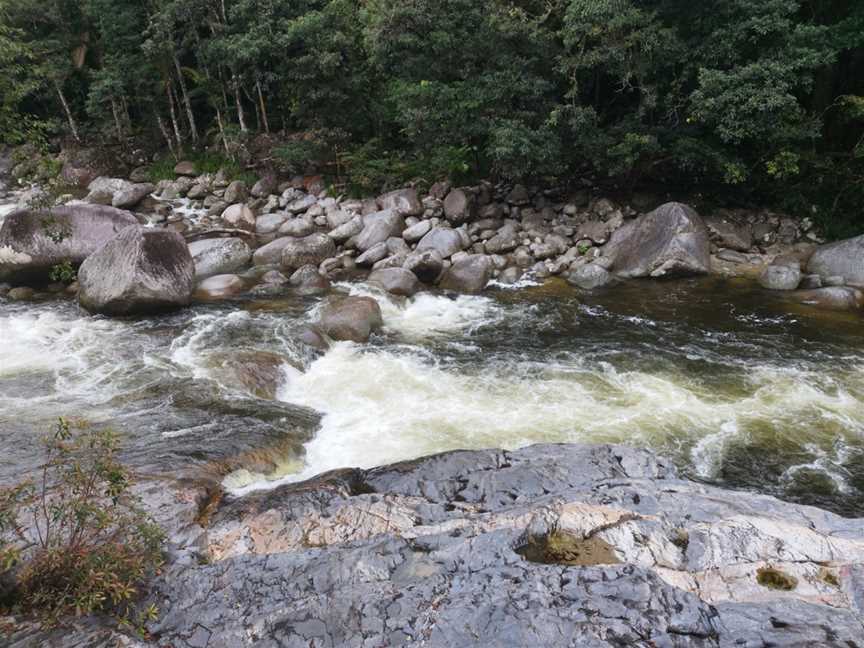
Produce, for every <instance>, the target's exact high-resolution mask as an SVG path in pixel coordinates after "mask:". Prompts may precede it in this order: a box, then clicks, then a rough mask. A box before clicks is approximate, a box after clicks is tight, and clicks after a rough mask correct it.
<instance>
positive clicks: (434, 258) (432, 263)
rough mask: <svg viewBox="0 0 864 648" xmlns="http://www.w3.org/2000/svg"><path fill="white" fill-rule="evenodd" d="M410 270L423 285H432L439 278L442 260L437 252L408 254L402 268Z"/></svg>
mask: <svg viewBox="0 0 864 648" xmlns="http://www.w3.org/2000/svg"><path fill="white" fill-rule="evenodd" d="M402 267H403V268H405V269H406V270H410V271H411V272H413V273H414V275H415V276H416V277H417V278H418V279H419V280H420V281H422V282H423V283H427V284H433V283H435V282H436V281H437V280H438V277H440V276H441V272H442V270H443V269H444V259H443V258H442V257H441V253H440V252H438V251H437V250H425V251H423V252H414V253H412V254H409V255H408V257H407V258H406V259H405V262H404V264H403V266H402Z"/></svg>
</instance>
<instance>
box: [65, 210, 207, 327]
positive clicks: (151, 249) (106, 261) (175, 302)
mask: <svg viewBox="0 0 864 648" xmlns="http://www.w3.org/2000/svg"><path fill="white" fill-rule="evenodd" d="M194 277H195V264H194V262H193V261H192V255H191V254H190V253H189V248H188V247H187V245H186V241H184V240H183V237H182V236H180V235H179V234H178V233H177V232H172V231H170V230H157V229H153V228H146V227H140V226H139V227H127V228H126V229H124V230H123V231H121V232H120V234H118V235H117V236H116V237H114V238H113V239H111V240H110V241H108V242H107V243H106V244H105V245H103V246H102V247H101V248H100V249H99V250H97V251H96V252H94V253H93V254H92V255H90V256H89V257H87V259H86V260H85V261H84V263H83V264H81V268H80V270H79V271H78V285H79V290H78V302H79V304H81V306H82V307H84V308H86V309H87V310H88V311H90V312H92V313H103V314H106V315H133V314H146V313H153V312H159V311H165V310H171V309H175V308H180V307H182V306H186V305H188V304H189V301H190V299H191V296H192V291H193V289H194V286H195V284H194Z"/></svg>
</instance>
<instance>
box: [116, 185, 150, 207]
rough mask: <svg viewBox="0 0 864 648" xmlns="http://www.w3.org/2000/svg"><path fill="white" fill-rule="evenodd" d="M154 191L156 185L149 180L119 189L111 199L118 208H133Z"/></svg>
mask: <svg viewBox="0 0 864 648" xmlns="http://www.w3.org/2000/svg"><path fill="white" fill-rule="evenodd" d="M154 191H156V185H154V184H151V183H149V182H141V183H138V184H133V185H130V186H128V187H124V188H123V189H121V190H120V191H117V192H116V193H115V194H114V197H113V198H112V200H111V205H112V206H113V207H117V208H118V209H132V208H133V207H136V206H137V205H138V203H140V202H141V201H142V200H144V199H145V198H146V197H147V196H149V195H150V194H152V193H153V192H154Z"/></svg>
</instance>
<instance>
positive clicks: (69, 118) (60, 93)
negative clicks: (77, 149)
mask: <svg viewBox="0 0 864 648" xmlns="http://www.w3.org/2000/svg"><path fill="white" fill-rule="evenodd" d="M54 88H55V89H56V90H57V96H58V97H59V98H60V103H61V104H63V111H64V112H65V113H66V120H67V121H68V122H69V130H71V131H72V137H74V138H75V141H76V142H80V141H81V138H80V137H79V136H78V125H77V124H76V123H75V117H74V116H73V115H72V110H71V109H70V108H69V102H68V101H66V95H65V94H63V88H62V86H61V85H60V82H59V81H56V80H55V81H54Z"/></svg>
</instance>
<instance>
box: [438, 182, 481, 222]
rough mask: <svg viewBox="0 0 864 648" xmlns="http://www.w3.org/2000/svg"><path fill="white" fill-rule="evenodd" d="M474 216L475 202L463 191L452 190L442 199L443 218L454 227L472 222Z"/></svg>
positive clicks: (472, 197)
mask: <svg viewBox="0 0 864 648" xmlns="http://www.w3.org/2000/svg"><path fill="white" fill-rule="evenodd" d="M475 214H476V200H475V198H474V196H473V195H472V194H470V193H468V192H467V191H465V190H464V189H453V190H452V191H450V193H448V194H447V197H446V198H445V199H444V217H445V218H446V219H447V220H448V221H450V222H451V223H453V224H454V225H461V224H462V223H467V222H468V221H470V220H472V219H473V218H474V216H475Z"/></svg>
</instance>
